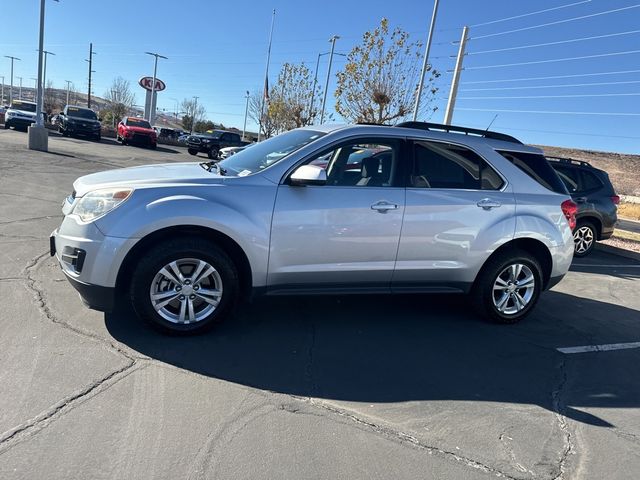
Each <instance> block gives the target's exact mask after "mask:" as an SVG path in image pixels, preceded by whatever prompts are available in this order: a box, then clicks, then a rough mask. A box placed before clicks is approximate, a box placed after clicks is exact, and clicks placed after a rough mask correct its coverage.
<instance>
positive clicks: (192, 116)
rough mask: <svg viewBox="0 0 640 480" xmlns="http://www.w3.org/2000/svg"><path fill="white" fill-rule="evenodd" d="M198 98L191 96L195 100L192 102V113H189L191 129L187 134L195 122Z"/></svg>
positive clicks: (191, 131)
mask: <svg viewBox="0 0 640 480" xmlns="http://www.w3.org/2000/svg"><path fill="white" fill-rule="evenodd" d="M198 98H200V97H193V99H194V100H195V103H194V104H193V113H192V115H191V130H190V131H189V135H191V134H192V133H193V127H194V126H195V124H196V112H197V111H198Z"/></svg>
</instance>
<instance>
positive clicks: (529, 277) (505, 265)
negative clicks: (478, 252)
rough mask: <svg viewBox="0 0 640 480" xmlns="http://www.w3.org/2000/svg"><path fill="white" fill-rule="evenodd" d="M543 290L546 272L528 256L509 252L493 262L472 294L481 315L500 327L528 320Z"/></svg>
mask: <svg viewBox="0 0 640 480" xmlns="http://www.w3.org/2000/svg"><path fill="white" fill-rule="evenodd" d="M541 290H542V269H541V267H540V264H539V263H538V261H537V260H536V259H535V257H533V256H532V255H530V254H529V253H527V252H524V251H520V250H510V251H505V252H504V253H502V254H498V255H497V256H496V257H495V258H492V259H490V260H489V261H488V262H487V264H486V265H485V266H484V267H483V269H482V271H481V272H480V274H479V275H478V278H477V279H476V282H475V284H474V287H473V290H472V292H471V298H472V301H473V303H474V305H475V307H476V309H477V310H478V311H479V313H480V314H481V315H483V316H484V317H486V318H488V319H490V320H492V321H494V322H496V323H516V322H518V321H519V320H521V319H522V318H524V317H526V316H527V315H528V314H529V313H530V312H531V310H532V309H533V307H534V305H535V304H536V302H537V301H538V297H539V296H540V291H541Z"/></svg>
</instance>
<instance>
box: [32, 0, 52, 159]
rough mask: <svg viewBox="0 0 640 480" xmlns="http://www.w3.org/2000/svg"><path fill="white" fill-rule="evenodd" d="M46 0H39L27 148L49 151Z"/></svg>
mask: <svg viewBox="0 0 640 480" xmlns="http://www.w3.org/2000/svg"><path fill="white" fill-rule="evenodd" d="M45 3H46V0H40V33H39V36H38V79H37V81H36V83H37V85H36V123H35V124H33V125H31V126H30V127H29V129H28V132H29V133H28V135H29V139H28V145H29V150H40V151H43V152H47V151H49V134H48V133H47V130H46V128H45V127H44V115H43V114H42V110H43V104H44V85H43V81H42V67H43V60H44V59H43V58H42V57H44V56H45V55H44V6H45Z"/></svg>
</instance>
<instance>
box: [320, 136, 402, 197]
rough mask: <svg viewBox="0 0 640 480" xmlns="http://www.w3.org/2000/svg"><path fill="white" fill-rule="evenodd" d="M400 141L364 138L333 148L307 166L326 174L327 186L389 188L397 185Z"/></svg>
mask: <svg viewBox="0 0 640 480" xmlns="http://www.w3.org/2000/svg"><path fill="white" fill-rule="evenodd" d="M399 158H400V142H399V141H396V140H380V139H362V140H358V141H351V142H348V143H343V144H340V145H339V146H336V147H332V148H331V149H330V150H328V151H327V150H325V151H323V152H321V153H319V154H318V155H315V156H314V157H313V158H312V159H311V160H310V161H309V162H308V163H309V164H310V165H316V166H319V167H322V168H324V169H325V170H326V172H327V185H332V186H343V187H390V186H393V185H394V184H395V183H397V178H398V176H397V174H396V172H397V171H398V164H399Z"/></svg>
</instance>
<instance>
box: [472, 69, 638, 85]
mask: <svg viewBox="0 0 640 480" xmlns="http://www.w3.org/2000/svg"><path fill="white" fill-rule="evenodd" d="M625 73H640V70H618V71H616V72H597V73H578V74H574V75H549V76H546V77H526V78H507V79H503V80H476V81H473V82H464V83H465V85H471V84H476V83H482V84H485V83H505V82H523V81H528V80H552V79H556V78H576V77H596V76H600V75H621V74H625Z"/></svg>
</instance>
